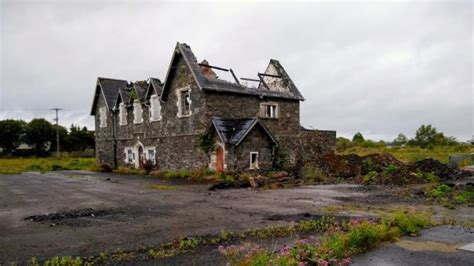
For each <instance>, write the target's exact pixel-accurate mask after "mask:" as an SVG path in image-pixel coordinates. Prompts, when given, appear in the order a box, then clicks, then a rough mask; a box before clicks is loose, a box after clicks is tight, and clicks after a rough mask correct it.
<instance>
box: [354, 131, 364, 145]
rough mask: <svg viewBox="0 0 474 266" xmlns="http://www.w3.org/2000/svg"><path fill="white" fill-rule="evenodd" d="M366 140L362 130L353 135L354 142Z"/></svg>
mask: <svg viewBox="0 0 474 266" xmlns="http://www.w3.org/2000/svg"><path fill="white" fill-rule="evenodd" d="M364 141H365V139H364V136H362V133H360V132H357V133H355V135H354V137H352V142H356V143H363V142H364Z"/></svg>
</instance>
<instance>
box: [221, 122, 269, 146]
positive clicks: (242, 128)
mask: <svg viewBox="0 0 474 266" xmlns="http://www.w3.org/2000/svg"><path fill="white" fill-rule="evenodd" d="M212 124H213V125H214V128H215V130H216V131H217V135H218V136H219V138H220V139H221V141H222V142H223V143H226V144H231V145H236V146H237V145H239V144H240V143H241V142H242V141H243V140H244V139H245V137H246V136H247V135H248V133H250V131H252V129H254V128H255V126H259V127H261V128H262V129H263V131H264V132H265V134H266V135H267V136H268V137H269V138H270V140H271V141H272V142H273V143H275V144H278V142H277V140H276V139H275V137H273V135H272V134H271V133H270V131H269V130H268V129H267V128H266V127H265V125H264V124H263V123H262V122H260V120H259V119H258V118H255V117H254V118H244V119H223V118H218V117H214V118H213V119H212Z"/></svg>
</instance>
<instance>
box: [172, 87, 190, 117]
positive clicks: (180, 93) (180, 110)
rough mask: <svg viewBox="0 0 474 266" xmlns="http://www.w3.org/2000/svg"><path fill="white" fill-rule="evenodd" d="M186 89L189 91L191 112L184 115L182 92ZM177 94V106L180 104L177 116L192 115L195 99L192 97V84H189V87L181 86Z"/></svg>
mask: <svg viewBox="0 0 474 266" xmlns="http://www.w3.org/2000/svg"><path fill="white" fill-rule="evenodd" d="M184 91H188V92H189V113H188V114H186V115H183V110H182V104H181V102H182V101H183V99H181V95H182V94H183V93H182V92H184ZM176 96H177V99H178V100H177V102H176V104H177V106H178V114H177V116H178V117H179V118H181V117H190V116H191V115H192V113H193V112H192V103H193V100H192V99H191V87H190V86H187V87H184V88H181V89H177V90H176Z"/></svg>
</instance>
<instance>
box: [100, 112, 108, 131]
mask: <svg viewBox="0 0 474 266" xmlns="http://www.w3.org/2000/svg"><path fill="white" fill-rule="evenodd" d="M99 125H100V127H107V108H106V107H101V108H100V110H99Z"/></svg>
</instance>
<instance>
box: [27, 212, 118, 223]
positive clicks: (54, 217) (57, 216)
mask: <svg viewBox="0 0 474 266" xmlns="http://www.w3.org/2000/svg"><path fill="white" fill-rule="evenodd" d="M119 212H120V210H94V209H92V208H85V209H79V210H71V211H66V212H54V213H49V214H38V215H32V216H28V217H26V218H24V220H25V221H31V222H44V221H54V222H59V221H62V220H66V219H75V218H80V217H96V216H104V215H109V214H115V213H119ZM57 224H58V223H53V224H51V225H50V226H55V225H57Z"/></svg>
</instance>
